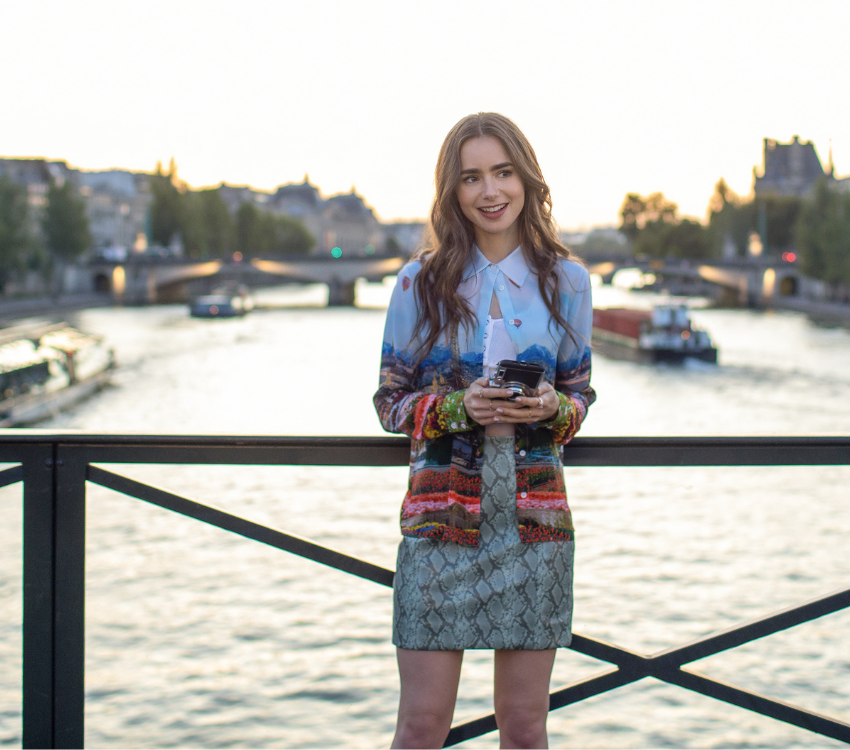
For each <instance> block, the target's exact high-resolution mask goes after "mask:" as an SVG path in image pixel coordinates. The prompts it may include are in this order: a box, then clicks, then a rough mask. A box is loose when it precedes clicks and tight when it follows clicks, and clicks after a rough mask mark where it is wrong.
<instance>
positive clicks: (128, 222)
mask: <svg viewBox="0 0 850 750" xmlns="http://www.w3.org/2000/svg"><path fill="white" fill-rule="evenodd" d="M148 178H149V176H148V175H147V174H139V173H136V172H129V171H127V170H125V169H108V170H104V171H102V172H77V173H76V181H77V184H78V185H79V187H80V193H82V195H83V197H84V198H85V199H86V214H87V215H88V218H89V230H90V231H91V235H92V243H93V246H94V247H93V249H94V250H95V251H96V252H97V253H99V254H106V255H107V256H114V257H116V258H120V257H121V256H124V257H126V255H127V253H129V252H131V251H132V250H143V249H145V248H146V247H147V235H148V226H147V225H148V214H149V211H150V206H151V203H152V202H153V196H152V195H151V190H150V182H149V179H148Z"/></svg>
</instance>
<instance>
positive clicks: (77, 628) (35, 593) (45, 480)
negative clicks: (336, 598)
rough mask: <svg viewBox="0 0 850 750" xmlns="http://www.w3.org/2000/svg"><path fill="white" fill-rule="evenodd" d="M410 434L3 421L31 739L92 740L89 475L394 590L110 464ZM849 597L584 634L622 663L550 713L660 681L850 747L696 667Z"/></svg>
mask: <svg viewBox="0 0 850 750" xmlns="http://www.w3.org/2000/svg"><path fill="white" fill-rule="evenodd" d="M409 456H410V448H409V441H408V440H407V439H406V438H393V437H386V438H358V437H347V438H341V437H322V438H296V437H281V438H273V437H212V436H187V437H181V436H162V435H158V436H139V435H80V434H71V433H68V434H56V433H46V432H39V431H2V434H0V462H2V463H16V464H19V465H17V466H13V467H12V468H9V469H5V470H3V471H0V487H2V486H6V485H9V484H13V483H15V482H19V481H23V485H24V529H23V537H24V607H23V612H24V616H23V746H24V747H28V748H34V747H41V748H50V747H57V748H69V747H70V748H74V747H82V746H83V716H84V643H85V614H84V602H85V517H86V482H87V481H88V482H92V483H94V484H98V485H101V486H103V487H107V488H109V489H112V490H115V491H117V492H121V493H124V494H125V495H129V496H130V497H134V498H138V499H139V500H144V501H146V502H149V503H153V504H154V505H158V506H160V507H162V508H167V509H169V510H172V511H174V512H176V513H181V514H183V515H184V516H188V517H190V518H194V519H196V520H198V521H202V522H204V523H207V524H211V525H213V526H217V527H219V528H222V529H225V530H227V531H231V532H233V533H236V534H240V535H242V536H244V537H247V538H249V539H254V540H256V541H258V542H262V543H264V544H268V545H271V546H273V547H277V548H279V549H282V550H285V551H287V552H291V553H293V554H296V555H300V556H302V557H306V558H308V559H310V560H314V561H315V562H317V563H320V564H322V565H327V566H330V567H333V568H337V569H339V570H342V571H345V572H347V573H350V574H352V575H355V576H358V577H360V578H365V579H367V580H370V581H373V582H375V583H379V584H382V585H384V586H392V578H393V572H392V571H390V570H387V569H386V568H382V567H380V566H378V565H374V564H372V563H369V562H366V561H364V560H359V559H357V558H354V557H351V556H349V555H345V554H342V553H341V552H336V551H334V550H330V549H327V548H325V547H322V546H321V545H319V544H316V543H314V542H311V541H309V540H307V539H303V538H301V537H298V536H294V535H291V534H287V533H284V532H282V531H277V530H275V529H270V528H268V527H266V526H262V525H261V524H257V523H253V522H251V521H248V520H245V519H243V518H239V517H237V516H234V515H231V514H229V513H225V512H223V511H221V510H217V509H216V508H212V507H210V506H207V505H204V504H202V503H199V502H196V501H194V500H190V499H187V498H184V497H180V496H179V495H175V494H174V493H171V492H167V491H165V490H162V489H158V488H156V487H152V486H151V485H148V484H145V483H142V482H138V481H136V480H134V479H131V478H129V477H126V476H122V475H121V474H116V473H114V472H112V471H109V470H108V469H105V468H103V466H102V465H103V464H116V463H120V464H208V465H212V464H230V465H312V466H403V465H406V464H407V462H408V460H409ZM565 458H566V461H565V463H566V464H567V465H569V466H597V467H602V466H606V467H609V466H804V465H808V466H813V465H814V466H824V465H850V437H835V438H829V437H823V438H622V439H616V438H577V439H576V440H574V441H573V442H572V443H571V444H570V446H569V447H568V449H567V450H566V451H565ZM847 607H850V588H847V589H843V590H841V591H838V592H834V593H831V594H827V595H825V596H822V597H820V598H818V599H815V600H813V601H810V602H806V603H804V604H800V605H798V606H795V607H791V608H789V609H786V610H783V611H781V612H777V613H774V614H770V615H767V616H765V617H761V618H758V619H755V620H752V621H750V622H747V623H743V624H740V625H737V626H735V627H732V628H729V629H728V630H725V631H723V632H720V633H715V634H713V635H710V636H707V637H705V638H700V639H698V640H696V641H694V642H692V643H689V644H686V645H684V646H679V647H676V648H672V649H669V650H666V651H662V652H660V653H657V654H653V655H643V654H638V653H634V652H631V651H628V650H626V649H623V648H620V647H618V646H614V645H611V644H608V643H604V642H602V641H599V640H596V639H593V638H590V637H587V636H582V635H579V634H574V636H573V642H572V645H571V646H570V648H571V649H573V650H574V651H578V652H580V653H582V654H586V655H588V656H591V657H593V658H596V659H600V660H602V661H607V662H609V663H611V664H612V665H614V667H615V668H614V669H610V670H608V671H606V672H603V673H601V674H599V675H596V676H593V677H590V678H588V679H586V680H583V681H580V682H578V683H575V684H573V685H570V686H568V687H566V688H564V689H562V690H557V691H556V692H554V693H552V694H551V698H550V710H554V709H556V708H561V707H563V706H567V705H570V704H573V703H577V702H578V701H581V700H584V699H586V698H589V697H591V696H594V695H599V694H600V693H604V692H607V691H609V690H613V689H615V688H617V687H620V686H622V685H626V684H629V683H632V682H635V681H637V680H640V679H642V678H644V677H650V676H651V677H655V678H656V679H659V680H663V681H665V682H668V683H670V684H673V685H678V686H680V687H683V688H687V689H688V690H692V691H695V692H698V693H701V694H703V695H706V696H709V697H711V698H715V699H717V700H721V701H725V702H727V703H731V704H734V705H736V706H741V707H742V708H746V709H749V710H751V711H755V712H757V713H760V714H763V715H765V716H769V717H771V718H774V719H777V720H779V721H783V722H787V723H789V724H794V725H796V726H799V727H803V728H804V729H808V730H810V731H812V732H817V733H819V734H822V735H825V736H828V737H832V738H835V739H837V740H841V741H843V742H847V743H850V724H848V723H846V722H844V721H840V720H838V719H834V718H829V717H826V716H821V715H820V714H817V713H814V712H812V711H807V710H805V709H802V708H798V707H796V706H792V705H789V704H787V703H783V702H781V701H777V700H774V699H772V698H768V697H766V696H763V695H758V694H756V693H753V692H750V691H747V690H743V689H741V688H738V687H735V686H733V685H728V684H725V683H722V682H719V681H717V680H713V679H710V678H709V677H706V676H704V675H701V674H699V673H697V672H694V671H692V670H690V669H687V668H685V665H687V664H689V663H691V662H693V661H696V660H698V659H703V658H705V657H707V656H710V655H712V654H716V653H719V652H721V651H725V650H728V649H731V648H735V647H737V646H740V645H742V644H744V643H749V642H751V641H753V640H755V639H758V638H762V637H764V636H767V635H770V634H772V633H776V632H778V631H781V630H785V629H787V628H790V627H793V626H795V625H799V624H800V623H804V622H808V621H810V620H813V619H815V618H818V617H822V616H824V615H827V614H830V613H832V612H837V611H839V610H842V609H845V608H847ZM495 729H496V722H495V717H494V716H492V715H490V716H485V717H482V718H480V719H476V720H474V721H471V722H467V723H465V724H462V725H459V726H456V727H453V728H452V730H451V732H450V733H449V736H448V738H447V741H446V745H447V746H448V745H454V744H457V743H459V742H462V741H464V740H468V739H471V738H473V737H478V736H480V735H482V734H484V733H486V732H490V731H493V730H495Z"/></svg>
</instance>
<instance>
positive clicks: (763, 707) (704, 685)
mask: <svg viewBox="0 0 850 750" xmlns="http://www.w3.org/2000/svg"><path fill="white" fill-rule="evenodd" d="M660 679H663V680H664V681H665V682H669V683H670V684H671V685H678V686H679V687H682V688H685V689H687V690H692V691H693V692H695V693H701V694H702V695H706V696H708V697H709V698H714V699H716V700H720V701H723V702H724V703H731V704H732V705H733V706H739V707H740V708H745V709H747V710H749V711H753V712H754V713H757V714H761V715H762V716H767V717H769V718H771V719H776V720H778V721H783V722H785V723H786V724H794V725H795V726H798V727H801V728H802V729H808V730H809V731H810V732H815V733H817V734H822V735H824V736H825V737H832V738H833V739H834V740H841V742H847V743H850V724H847V723H846V722H843V721H839V720H838V719H833V718H831V717H829V716H824V715H823V714H818V713H815V712H814V711H809V710H807V709H805V708H800V707H799V706H795V705H793V704H791V703H785V702H784V701H780V700H776V699H775V698H768V697H767V696H764V695H760V694H758V693H754V692H752V691H750V690H744V689H742V688H739V687H735V686H734V685H730V684H728V683H726V682H723V681H722V680H715V679H712V678H710V677H706V676H705V675H702V674H700V673H699V672H692V671H691V670H689V669H677V670H671V672H670V674H669V675H665V676H664V677H661V678H660Z"/></svg>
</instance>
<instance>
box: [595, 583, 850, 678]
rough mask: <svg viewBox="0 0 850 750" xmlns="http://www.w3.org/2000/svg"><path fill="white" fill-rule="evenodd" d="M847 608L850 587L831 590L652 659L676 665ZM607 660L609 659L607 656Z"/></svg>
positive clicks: (660, 653)
mask: <svg viewBox="0 0 850 750" xmlns="http://www.w3.org/2000/svg"><path fill="white" fill-rule="evenodd" d="M848 607H850V588H846V589H841V590H839V591H833V592H832V593H830V594H825V595H823V596H819V597H816V598H815V599H811V600H810V601H807V602H803V603H802V604H797V605H793V606H791V607H787V608H785V609H781V610H779V611H777V612H773V613H771V614H769V615H765V616H763V617H757V618H755V619H753V620H749V621H747V622H743V623H739V624H737V625H733V626H732V627H730V628H727V629H726V630H721V631H720V632H718V633H712V634H710V635H707V636H705V637H704V638H699V639H697V640H695V641H693V642H692V643H688V644H686V645H684V646H677V647H675V648H671V649H667V650H666V651H660V652H659V653H657V654H653V655H652V659H653V661H657V662H658V663H667V664H669V665H671V666H677V667H678V666H680V665H682V664H687V663H689V662H693V661H697V660H698V659H704V658H706V657H708V656H713V655H714V654H718V653H720V652H721V651H727V650H729V649H731V648H736V647H737V646H741V645H743V644H744V643H750V642H751V641H755V640H758V639H759V638H764V637H765V636H769V635H773V634H774V633H778V632H780V631H782V630H787V629H788V628H792V627H794V626H795V625H802V624H803V623H805V622H811V621H812V620H816V619H818V618H819V617H824V616H825V615H830V614H832V613H834V612H838V611H840V610H842V609H847V608H848ZM606 661H610V660H609V659H606Z"/></svg>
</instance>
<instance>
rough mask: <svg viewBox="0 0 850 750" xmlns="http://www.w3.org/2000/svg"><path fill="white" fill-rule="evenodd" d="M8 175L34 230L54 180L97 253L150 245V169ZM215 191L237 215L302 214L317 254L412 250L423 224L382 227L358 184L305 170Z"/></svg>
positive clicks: (64, 168) (58, 164)
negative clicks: (319, 182)
mask: <svg viewBox="0 0 850 750" xmlns="http://www.w3.org/2000/svg"><path fill="white" fill-rule="evenodd" d="M4 174H5V175H8V177H9V178H10V179H11V180H13V181H14V182H16V183H18V184H20V185H23V186H25V187H26V189H27V195H28V200H29V203H30V206H31V211H30V217H31V221H32V225H33V231H34V232H35V233H37V234H38V233H40V231H41V216H42V211H43V209H44V206H46V205H47V193H48V190H49V188H50V182H51V180H55V181H59V182H62V181H64V180H70V181H71V182H72V183H73V184H74V185H75V186H76V187H77V188H78V189H79V191H80V194H81V195H82V196H83V197H84V199H85V201H86V213H87V215H88V218H89V226H90V231H91V234H92V250H93V251H94V252H96V253H97V254H98V255H104V256H106V257H109V258H111V259H115V260H120V259H123V258H126V257H127V255H128V254H129V253H130V252H132V251H134V250H136V251H142V250H145V249H147V247H148V241H149V236H150V208H151V204H152V202H153V196H152V193H151V189H150V174H148V173H145V172H130V171H128V170H123V169H109V170H103V171H92V172H88V171H82V170H79V169H74V168H72V167H69V166H68V165H67V164H66V163H65V162H64V161H49V160H46V159H0V175H4ZM215 189H216V191H217V192H218V194H219V196H221V199H222V200H223V201H224V203H225V204H226V205H227V207H228V208H229V210H230V212H231V214H233V215H235V214H236V212H237V211H238V210H239V207H240V206H241V205H243V204H244V203H251V204H253V205H255V206H256V207H257V208H258V209H262V210H265V211H271V212H273V213H276V214H284V215H286V216H291V217H293V218H295V219H298V220H299V221H301V222H302V223H303V224H304V225H305V226H306V227H307V229H308V230H309V231H310V233H311V234H312V235H313V236H314V237H315V238H316V245H315V247H314V248H313V253H315V254H319V255H323V254H330V253H331V251H332V250H333V249H334V248H335V247H339V248H340V249H341V250H342V253H343V255H350V256H358V255H359V256H362V255H371V254H372V253H376V252H377V253H382V252H385V251H390V252H402V253H404V254H408V255H409V254H411V253H412V252H413V251H414V250H415V249H416V247H417V246H418V244H419V242H420V239H421V236H422V230H423V227H424V224H423V223H422V222H396V223H391V224H382V223H381V222H380V221H379V220H378V218H377V217H376V216H375V212H374V210H373V209H372V208H371V207H370V206H368V205H367V204H366V202H365V200H364V199H363V197H362V196H360V195H358V194H357V191H356V190H355V189H354V188H353V187H352V188H351V192H349V193H341V194H338V195H332V196H330V197H328V198H325V197H323V196H322V194H321V192H320V191H319V188H318V187H316V186H315V185H312V184H311V183H310V180H309V177H308V176H307V175H305V176H304V180H303V182H300V183H290V184H287V185H281V186H280V187H278V188H277V189H276V190H275V191H274V192H271V193H270V192H265V191H262V190H256V189H254V188H252V187H250V186H247V185H228V184H226V183H224V182H222V183H221V185H219V186H218V187H217V188H215ZM174 252H176V251H174ZM177 254H179V253H177Z"/></svg>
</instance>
